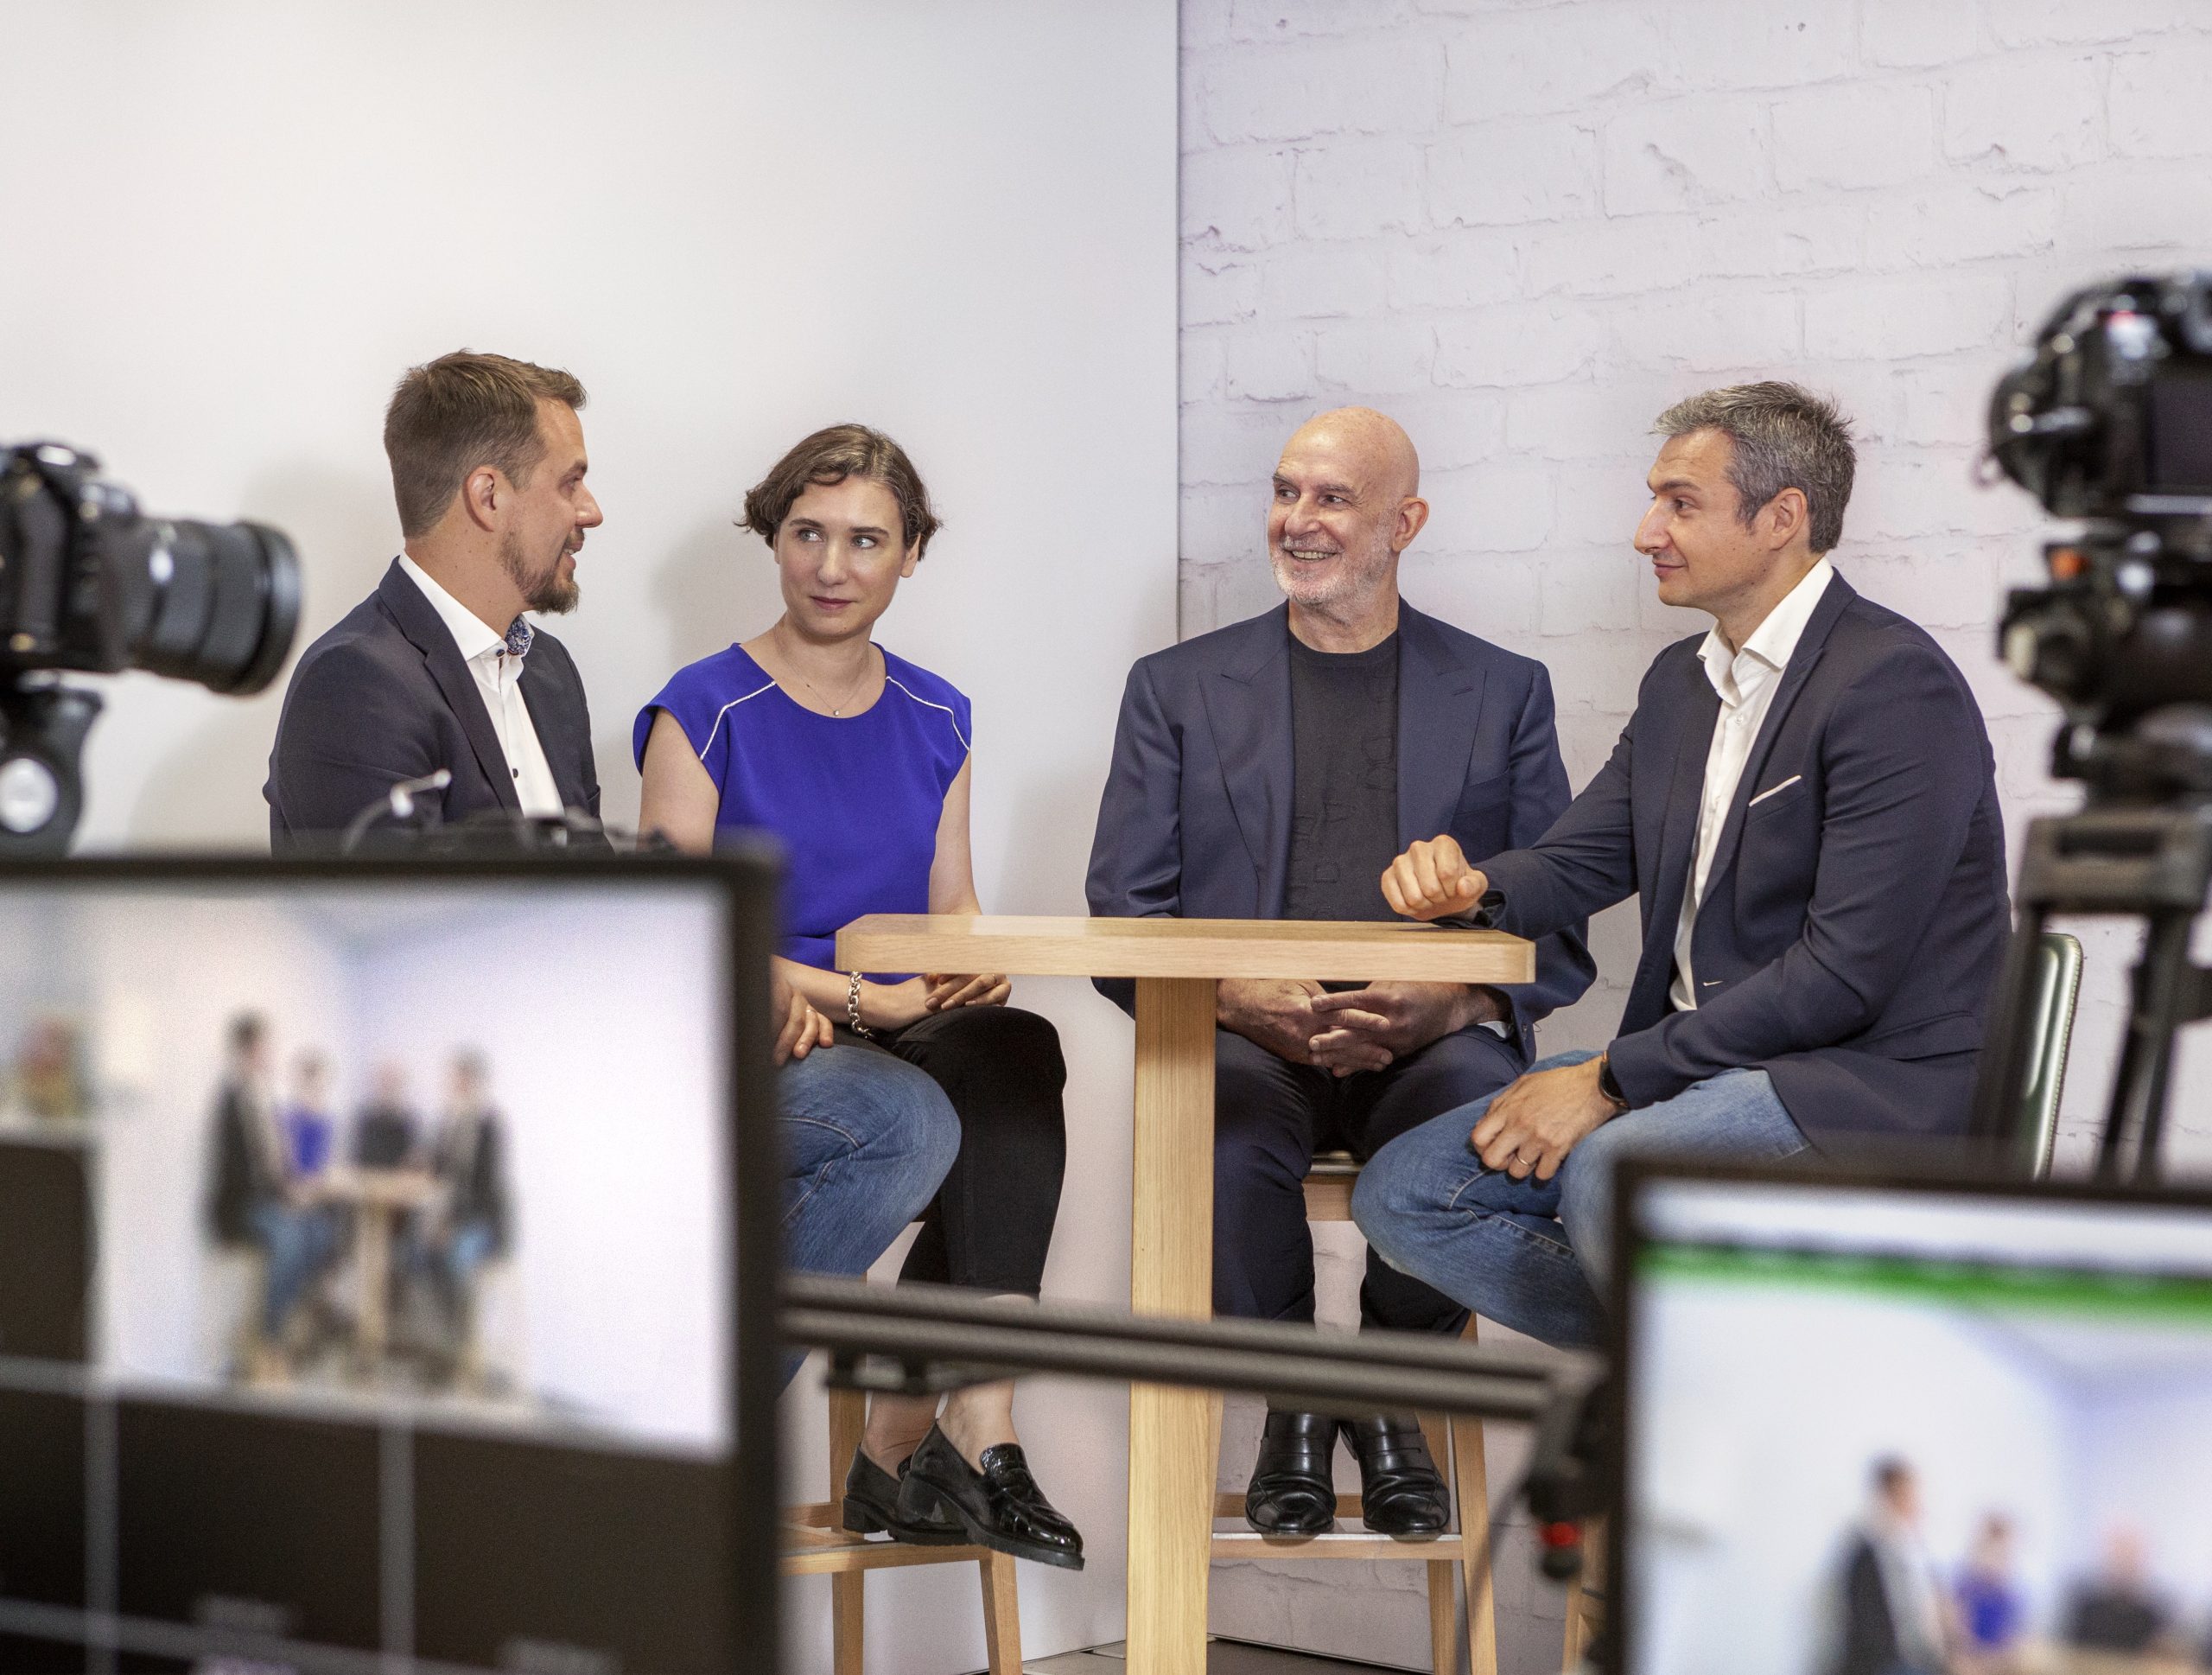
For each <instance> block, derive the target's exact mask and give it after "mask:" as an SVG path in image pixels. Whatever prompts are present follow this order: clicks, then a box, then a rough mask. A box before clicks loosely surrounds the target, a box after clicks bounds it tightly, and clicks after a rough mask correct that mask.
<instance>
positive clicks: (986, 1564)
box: [782, 1390, 1021, 1675]
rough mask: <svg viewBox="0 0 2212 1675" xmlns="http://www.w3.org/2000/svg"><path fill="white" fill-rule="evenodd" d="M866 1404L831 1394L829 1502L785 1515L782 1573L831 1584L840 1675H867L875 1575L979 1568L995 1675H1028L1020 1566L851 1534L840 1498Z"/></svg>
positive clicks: (851, 1393) (986, 1641) (981, 1553)
mask: <svg viewBox="0 0 2212 1675" xmlns="http://www.w3.org/2000/svg"><path fill="white" fill-rule="evenodd" d="M867 1412H868V1409H867V1398H865V1397H863V1396H862V1395H861V1392H858V1391H856V1390H833V1391H831V1392H829V1487H830V1496H831V1498H830V1499H829V1500H817V1501H810V1502H807V1503H804V1504H803V1505H800V1506H786V1507H785V1508H784V1512H783V1534H784V1553H783V1559H782V1570H783V1573H784V1575H785V1576H828V1577H829V1600H830V1611H831V1613H832V1617H831V1622H830V1631H829V1632H830V1643H831V1646H832V1647H833V1648H834V1653H835V1663H834V1665H833V1666H834V1667H835V1669H836V1675H861V1651H862V1635H863V1620H862V1596H861V1595H862V1589H865V1588H866V1587H867V1585H868V1572H869V1571H870V1570H893V1569H895V1568H897V1567H899V1566H901V1565H907V1564H975V1565H976V1567H977V1568H978V1569H979V1570H981V1571H982V1583H983V1645H984V1649H985V1651H986V1653H988V1657H989V1659H990V1675H1021V1609H1020V1602H1019V1599H1018V1597H1017V1595H1015V1592H1014V1561H1013V1559H1011V1558H1009V1557H1007V1555H1006V1554H1004V1553H999V1552H994V1551H991V1550H990V1549H989V1548H988V1547H969V1546H962V1547H922V1546H917V1545H915V1544H913V1543H912V1542H906V1541H871V1540H869V1539H868V1538H867V1537H866V1536H859V1535H855V1534H853V1533H852V1532H850V1531H849V1530H847V1529H846V1528H845V1527H844V1502H843V1499H842V1495H841V1493H839V1491H840V1487H841V1486H842V1484H843V1482H844V1481H845V1468H846V1467H847V1466H849V1465H850V1464H851V1463H852V1459H853V1450H854V1449H857V1448H858V1447H859V1446H860V1443H861V1424H862V1423H863V1422H864V1421H865V1419H866V1417H867Z"/></svg>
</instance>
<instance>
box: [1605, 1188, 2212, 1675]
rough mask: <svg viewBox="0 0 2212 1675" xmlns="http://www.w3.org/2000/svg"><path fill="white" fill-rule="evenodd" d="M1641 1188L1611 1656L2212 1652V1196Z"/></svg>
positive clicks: (1740, 1665)
mask: <svg viewBox="0 0 2212 1675" xmlns="http://www.w3.org/2000/svg"><path fill="white" fill-rule="evenodd" d="M1625 1185H1626V1194H1627V1195H1626V1197H1625V1199H1624V1204H1623V1215H1624V1248H1623V1254H1622V1261H1623V1264H1624V1286H1625V1290H1624V1298H1625V1308H1624V1314H1623V1322H1622V1328H1623V1332H1624V1359H1623V1414H1624V1507H1623V1512H1624V1515H1623V1518H1622V1520H1621V1525H1620V1527H1619V1528H1618V1530H1617V1532H1616V1545H1615V1554H1616V1557H1617V1559H1618V1562H1619V1564H1620V1565H1621V1574H1620V1576H1619V1581H1620V1583H1621V1589H1620V1595H1621V1600H1620V1607H1621V1617H1620V1621H1621V1626H1622V1628H1623V1630H1624V1636H1623V1644H1622V1646H1621V1648H1620V1654H1621V1660H1620V1662H1619V1663H1618V1665H1617V1666H1618V1668H1620V1669H1621V1670H1623V1671H1624V1672H1627V1675H1692V1672H1694V1675H1732V1672H1743V1675H1752V1672H1757V1675H1839V1672H1858V1671H1862V1670H1863V1671H1869V1672H1872V1671H1877V1670H1879V1671H1928V1672H1931V1675H1932V1672H1954V1671H1957V1672H1991V1675H1995V1672H2008V1671H2018V1672H2030V1671H2033V1672H2052V1675H2069V1672H2070V1675H2090V1672H2095V1675H2128V1672H2141V1675H2152V1672H2169V1671H2180V1670H2194V1669H2197V1668H2200V1667H2203V1666H2205V1665H2206V1663H2207V1662H2212V1200H2195V1199H2190V1198H2188V1197H2184V1196H2181V1195H2158V1196H2151V1197H2145V1196H2142V1195H2126V1196H2123V1195H2120V1194H2100V1193H2097V1192H2093V1191H2090V1190H2088V1189H2086V1188H2056V1187H2053V1188H2008V1189H2000V1188H1989V1187H1975V1186H1968V1185H1964V1184H1949V1185H1945V1184H1939V1183H1935V1182H1923V1183H1918V1184H1889V1185H1885V1184H1878V1183H1874V1182H1870V1181H1830V1180H1825V1179H1821V1178H1816V1177H1808V1176H1801V1177H1796V1178H1789V1177H1784V1176H1781V1175H1758V1174H1744V1175H1699V1174H1692V1173H1688V1172H1681V1173H1676V1172H1674V1171H1669V1170H1665V1169H1660V1170H1646V1171H1637V1172H1632V1173H1631V1174H1630V1176H1629V1178H1628V1180H1627V1181H1626V1183H1625Z"/></svg>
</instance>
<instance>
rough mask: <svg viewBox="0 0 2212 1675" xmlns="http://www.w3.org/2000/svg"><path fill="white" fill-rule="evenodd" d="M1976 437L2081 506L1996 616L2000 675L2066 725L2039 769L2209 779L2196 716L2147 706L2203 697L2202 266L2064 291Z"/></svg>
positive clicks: (2211, 737) (2160, 781)
mask: <svg viewBox="0 0 2212 1675" xmlns="http://www.w3.org/2000/svg"><path fill="white" fill-rule="evenodd" d="M1989 452H1990V455H1991V456H1992V458H1993V459H1994V460H1995V462H1997V464H1998V465H1999V467H2001V468H2003V470H2004V472H2005V475H2006V476H2008V477H2010V478H2012V481H2014V482H2016V483H2018V484H2019V485H2020V487H2023V488H2024V489H2026V490H2027V491H2028V492H2029V493H2030V494H2033V495H2034V496H2035V497H2036V498H2037V500H2040V501H2042V502H2043V504H2044V507H2045V509H2046V510H2048V511H2050V513H2052V514H2053V515H2054V516H2056V517H2060V518H2078V519H2083V520H2084V527H2083V530H2082V534H2081V535H2080V536H2079V537H2077V538H2075V539H2072V540H2068V541H2057V542H2053V543H2052V544H2051V545H2049V546H2048V547H2046V548H2045V549H2044V557H2045V562H2046V564H2047V566H2048V568H2049V570H2050V577H2051V585H2050V586H2049V587H2048V588H2037V589H2020V590H2018V591H2016V592H2015V593H2013V594H2012V596H2011V598H2010V599H2009V601H2008V602H2007V603H2006V607H2005V617H2004V623H2003V627H2002V628H2001V630H2000V634H2001V640H2000V644H2001V647H2002V650H2003V652H2004V654H2005V661H2006V662H2007V663H2009V664H2010V665H2011V666H2012V669H2013V672H2015V673H2017V674H2018V675H2019V676H2020V677H2021V678H2023V679H2024V680H2028V681H2031V682H2032V683H2034V684H2035V685H2037V686H2039V687H2041V688H2043V690H2044V691H2047V692H2049V693H2050V694H2051V696H2052V697H2056V698H2057V699H2058V700H2059V702H2060V703H2061V704H2063V705H2064V706H2065V707H2066V710H2067V715H2068V718H2069V721H2071V722H2073V723H2075V725H2074V726H2071V727H2069V728H2068V729H2065V730H2064V731H2063V732H2062V733H2061V735H2060V736H2059V739H2058V743H2057V747H2056V750H2055V752H2054V758H2053V772H2054V773H2056V774H2058V775H2059V776H2060V777H2062V778H2069V779H2082V780H2089V781H2090V782H2091V783H2092V784H2094V785H2096V786H2099V787H2102V788H2103V789H2105V790H2107V791H2108V792H2110V793H2113V794H2116V795H2121V796H2126V795H2129V794H2136V795H2147V796H2158V795H2162V794H2164V793H2167V792H2168V791H2171V790H2177V789H2189V790H2197V791H2212V777H2208V774H2212V749H2208V748H2207V747H2208V746H2212V733H2206V734H2203V735H2202V736H2198V735H2199V728H2200V727H2201V726H2202V723H2204V722H2206V721H2212V716H2204V717H2199V718H2197V724H2196V725H2190V718H2189V717H2186V716H2176V715H2171V714H2161V712H2163V711H2166V710H2169V709H2170V708H2171V706H2176V705H2180V706H2201V705H2212V274H2207V273H2190V274H2180V275H2176V276H2171V277H2165V278H2154V277H2140V276H2131V277H2127V278H2124V279H2120V280H2117V281H2115V282H2113V283H2109V284H2103V285H2096V286H2092V287H2090V288H2089V289H2088V290H2082V291H2077V292H2076V293H2075V295H2073V296H2070V297H2069V298H2067V300H2066V301H2065V302H2064V303H2062V304H2060V306H2059V308H2058V309H2057V311H2056V313H2055V314H2053V315H2051V317H2050V320H2049V321H2048V322H2046V323H2045V325H2044V328H2043V330H2042V332H2041V333H2040V334H2038V336H2037V342H2036V347H2035V349H2034V351H2033V353H2031V355H2030V356H2029V357H2028V358H2027V359H2026V360H2024V361H2022V362H2021V363H2020V365H2019V366H2017V367H2015V368H2014V369H2013V370H2012V372H2011V373H2008V374H2007V375H2006V376H2005V378H2004V379H2002V380H2001V381H2000V382H1999V385H1998V386H1997V389H1996V392H1995V393H1994V395H1993V397H1992V398H1991V400H1990V407H1989ZM2177 729H2180V730H2181V731H2183V732H2184V733H2186V734H2187V735H2188V736H2187V737H2177V736H2175V735H2176V731H2177Z"/></svg>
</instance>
